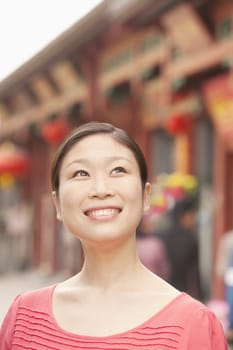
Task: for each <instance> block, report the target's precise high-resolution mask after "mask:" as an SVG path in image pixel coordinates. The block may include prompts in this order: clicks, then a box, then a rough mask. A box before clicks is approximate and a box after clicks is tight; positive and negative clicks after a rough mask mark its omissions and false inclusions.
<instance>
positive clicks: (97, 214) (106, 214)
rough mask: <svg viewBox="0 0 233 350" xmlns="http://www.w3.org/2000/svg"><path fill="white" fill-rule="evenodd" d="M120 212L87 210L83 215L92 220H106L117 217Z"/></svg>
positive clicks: (115, 209) (112, 209)
mask: <svg viewBox="0 0 233 350" xmlns="http://www.w3.org/2000/svg"><path fill="white" fill-rule="evenodd" d="M120 212H121V210H120V209H119V208H106V209H93V210H87V211H86V212H85V215H86V216H88V217H90V218H92V219H96V220H98V219H107V218H113V217H115V216H117V215H118V214H119V213H120Z"/></svg>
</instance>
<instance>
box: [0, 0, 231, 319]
mask: <svg viewBox="0 0 233 350" xmlns="http://www.w3.org/2000/svg"><path fill="white" fill-rule="evenodd" d="M71 3H72V2H71ZM77 3H78V2H77V1H76V7H75V6H74V5H72V6H73V8H72V6H71V7H70V8H69V2H66V7H65V8H64V9H63V10H61V8H60V9H59V8H57V6H59V5H58V4H57V3H56V4H55V3H53V5H54V6H53V7H51V8H49V7H48V8H47V5H48V4H47V3H46V5H44V7H43V12H40V13H39V12H37V10H36V8H34V10H33V8H31V9H30V8H27V7H25V8H23V7H22V6H23V5H22V4H23V2H22V3H21V2H20V5H19V4H18V6H21V8H19V9H18V11H19V12H17V11H16V9H15V10H14V11H13V10H12V12H9V14H8V18H7V17H6V15H5V16H4V17H5V19H6V18H7V19H8V27H7V28H8V29H6V30H5V31H3V30H2V31H1V33H2V34H3V35H4V36H3V35H2V39H1V40H2V43H4V42H5V43H7V45H8V47H14V48H17V51H16V53H14V54H12V53H8V54H6V53H7V49H6V50H3V48H1V52H4V54H6V57H8V59H7V60H6V61H9V62H8V63H10V58H11V56H12V55H15V57H17V55H18V54H19V55H20V52H21V51H22V50H21V47H23V46H30V44H29V43H28V44H26V45H25V43H24V38H26V37H27V34H28V33H30V37H31V38H32V40H31V41H32V43H33V44H35V41H36V38H37V37H38V36H39V33H40V32H41V31H42V29H44V28H47V27H48V28H49V27H51V28H52V27H53V26H52V23H53V22H54V23H56V21H57V20H58V22H59V21H60V24H61V19H60V18H62V17H65V14H66V13H71V14H72V16H70V17H69V20H67V22H66V23H63V27H62V28H61V27H59V28H56V31H54V32H49V29H48V30H43V32H47V33H49V35H50V37H47V38H46V39H44V40H47V41H43V42H41V43H40V46H37V48H36V47H34V48H33V50H34V51H31V52H30V54H29V57H28V56H27V57H26V56H25V57H19V61H18V62H17V63H15V66H13V65H9V66H8V67H6V68H4V69H3V67H4V65H3V64H2V63H3V59H4V56H3V57H0V66H2V67H1V69H2V72H1V75H2V78H1V80H0V295H1V293H3V294H4V295H3V297H2V296H1V298H0V299H2V300H4V302H3V304H4V305H2V307H1V312H0V314H1V313H2V314H4V312H5V309H6V308H7V306H8V304H9V302H10V301H11V298H12V297H13V296H14V295H15V294H16V293H17V292H20V291H21V290H24V289H29V288H37V287H38V286H41V285H45V284H48V283H52V282H53V281H55V280H59V279H60V278H63V277H67V276H69V275H70V274H72V273H75V272H77V271H79V269H80V268H81V265H82V250H81V247H80V244H79V242H78V241H77V240H75V241H74V239H73V237H72V236H71V235H70V234H69V232H66V230H65V229H64V227H62V226H61V225H60V223H59V222H57V220H56V217H55V211H54V207H53V204H52V200H51V187H50V175H49V174H50V165H51V159H52V157H53V154H54V152H55V150H56V147H57V145H58V144H59V143H60V142H61V141H62V139H63V138H64V137H65V136H66V135H67V133H68V132H69V131H70V130H72V129H73V128H75V127H77V126H78V125H81V124H82V123H84V122H88V121H92V120H97V121H106V122H110V123H113V124H115V125H116V126H119V127H122V128H124V129H125V130H126V131H128V132H129V134H130V135H131V136H132V137H134V138H135V140H136V141H137V142H138V144H139V145H140V146H141V148H142V149H143V151H144V154H145V156H146V158H147V161H148V166H149V174H150V180H151V181H152V183H153V195H152V199H151V211H150V213H149V214H148V215H147V216H146V217H144V218H143V222H142V225H141V227H140V234H139V236H140V238H141V237H144V236H146V237H148V235H153V236H154V235H156V237H157V238H158V237H159V239H161V240H162V241H165V248H166V249H168V251H167V255H168V258H170V256H171V254H170V253H169V247H168V245H169V242H168V237H170V236H169V235H170V233H169V234H167V233H166V239H165V240H164V237H165V236H164V234H163V233H164V232H165V231H166V232H168V228H172V227H174V226H173V223H172V219H174V215H175V214H174V213H177V211H176V208H177V204H179V203H180V202H182V201H184V200H186V199H192V200H193V201H194V202H195V219H194V221H193V222H192V225H193V228H194V227H195V232H196V233H195V240H196V242H197V248H195V249H197V255H196V256H197V263H198V276H199V277H198V278H199V283H200V288H201V296H200V299H201V300H203V301H204V302H206V303H208V302H210V301H213V300H214V301H215V300H218V301H225V285H226V281H225V279H224V278H225V272H226V269H227V267H229V265H230V258H229V259H228V261H226V259H225V261H223V260H224V257H225V258H226V252H225V250H224V249H225V248H224V241H225V238H226V237H230V236H231V230H232V229H233V181H232V180H233V71H232V67H233V2H232V1H231V0H229V1H228V0H192V1H188V0H186V1H185V0H183V1H179V0H103V1H89V2H86V3H87V8H86V9H85V11H86V12H85V11H84V12H83V13H81V12H80V11H81V10H80V9H79V8H78V7H77ZM82 7H83V3H82ZM41 9H42V5H41ZM29 10H30V11H31V12H30V11H29ZM20 11H21V12H20ZM24 12H25V13H27V16H28V17H30V18H32V17H31V16H32V13H34V14H35V13H36V14H37V16H36V17H37V18H39V19H40V20H39V25H40V29H38V28H37V29H33V26H32V23H33V21H31V22H30V21H29V22H27V30H26V31H25V32H24V33H22V34H21V35H19V37H18V36H17V35H16V33H15V34H14V35H12V33H11V35H9V36H8V34H9V33H10V32H11V27H15V30H16V32H17V30H18V28H17V26H14V17H13V16H14V14H13V13H17V14H18V13H21V14H22V15H23V13H24ZM2 14H3V12H2ZM2 14H1V15H2ZM59 14H60V15H59ZM63 14H64V15H63ZM62 15H63V16H62ZM59 16H60V17H59ZM48 19H49V21H48ZM23 21H24V19H23V17H22V18H21V23H22V22H23ZM47 22H48V23H47ZM46 24H47V27H46ZM49 24H51V25H50V26H49ZM19 27H20V25H19ZM51 28H50V29H51ZM17 52H18V54H17ZM1 55H2V53H1ZM186 222H187V220H186ZM228 233H229V234H230V236H229V235H228ZM192 235H193V233H192ZM174 237H175V235H174ZM172 239H173V238H172V237H171V238H169V240H170V241H172ZM174 239H176V238H174ZM177 239H178V238H177ZM177 242H178V241H177ZM229 242H231V239H229V241H228V243H227V244H225V246H227V247H228V248H229V247H230V243H229ZM232 242H233V239H232ZM151 244H152V243H151ZM232 245H233V243H232ZM139 249H140V248H139ZM141 250H142V249H141ZM178 250H179V249H178ZM172 254H173V253H172ZM228 254H229V256H230V249H228ZM152 255H153V253H152ZM178 255H179V252H178ZM142 259H143V258H142ZM232 261H233V259H232ZM192 264H193V263H191V265H192ZM171 265H172V264H171ZM166 271H168V270H166ZM168 279H169V278H168ZM220 309H221V307H220ZM221 310H222V309H221ZM221 312H222V311H219V313H221ZM1 316H2V315H1Z"/></svg>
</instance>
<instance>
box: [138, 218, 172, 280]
mask: <svg viewBox="0 0 233 350" xmlns="http://www.w3.org/2000/svg"><path fill="white" fill-rule="evenodd" d="M155 231H156V218H154V215H153V212H151V213H148V214H147V215H144V216H143V219H142V222H141V224H140V225H139V227H138V229H137V234H136V248H137V253H138V256H139V258H140V260H141V261H142V263H143V264H144V265H145V266H146V267H147V268H148V269H149V270H150V271H152V272H153V273H155V274H156V275H157V276H159V277H161V278H163V279H164V280H166V281H168V280H169V279H170V262H169V259H168V255H167V250H166V247H165V244H164V242H163V240H162V239H161V238H160V236H158V235H156V233H155Z"/></svg>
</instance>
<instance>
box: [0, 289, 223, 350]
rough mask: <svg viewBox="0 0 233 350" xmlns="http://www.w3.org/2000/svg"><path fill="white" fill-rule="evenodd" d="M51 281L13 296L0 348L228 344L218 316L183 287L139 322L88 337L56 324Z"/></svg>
mask: <svg viewBox="0 0 233 350" xmlns="http://www.w3.org/2000/svg"><path fill="white" fill-rule="evenodd" d="M54 287H55V286H50V287H46V288H42V289H39V290H36V291H30V292H26V293H23V294H21V295H19V296H17V297H16V299H15V300H14V302H13V303H12V305H11V307H10V309H9V311H8V313H7V315H6V317H5V319H4V321H3V324H2V328H1V331H0V349H1V350H10V349H11V350H24V349H30V350H64V349H66V350H68V349H69V350H70V349H71V350H73V349H81V350H84V349H85V350H114V349H115V350H136V349H141V350H227V345H226V341H225V336H224V333H223V329H222V326H221V324H220V322H219V321H218V320H217V319H216V317H215V316H214V314H213V313H212V312H211V311H210V310H209V309H207V308H206V307H205V306H204V305H203V304H201V303H200V302H198V301H196V300H195V299H193V298H191V297H190V296H189V295H187V294H185V293H181V294H180V295H179V296H178V297H176V298H175V299H174V300H173V301H171V302H170V303H169V304H168V305H167V306H166V307H164V308H163V309H162V310H161V311H160V312H158V313H156V314H155V315H154V316H153V317H151V318H150V319H148V320H147V321H146V322H144V323H142V324H140V325H139V326H138V327H135V328H133V329H130V330H129V331H126V332H122V333H119V334H115V335H111V336H106V337H92V336H84V335H79V334H74V333H71V332H68V331H65V330H63V329H61V328H60V327H59V326H58V324H57V323H56V320H55V319H54V316H53V313H52V294H53V290H54ZM122 317H124V311H122Z"/></svg>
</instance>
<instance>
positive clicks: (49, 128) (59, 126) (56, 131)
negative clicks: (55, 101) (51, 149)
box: [41, 119, 70, 145]
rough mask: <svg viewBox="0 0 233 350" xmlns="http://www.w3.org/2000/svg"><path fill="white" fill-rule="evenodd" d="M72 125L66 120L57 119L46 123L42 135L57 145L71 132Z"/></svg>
mask: <svg viewBox="0 0 233 350" xmlns="http://www.w3.org/2000/svg"><path fill="white" fill-rule="evenodd" d="M69 131H70V127H69V125H68V123H67V122H66V121H65V120H61V119H57V120H51V121H50V122H48V123H46V124H45V125H44V126H43V127H42V130H41V133H42V136H43V138H44V139H45V141H47V142H48V143H50V144H52V145H57V144H58V143H59V142H61V141H62V140H63V139H64V138H65V136H66V135H67V134H68V133H69Z"/></svg>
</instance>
